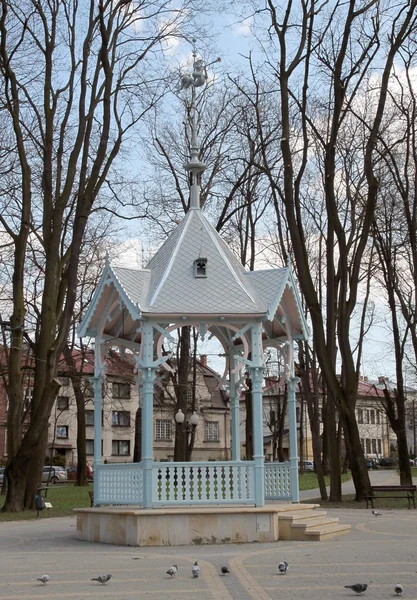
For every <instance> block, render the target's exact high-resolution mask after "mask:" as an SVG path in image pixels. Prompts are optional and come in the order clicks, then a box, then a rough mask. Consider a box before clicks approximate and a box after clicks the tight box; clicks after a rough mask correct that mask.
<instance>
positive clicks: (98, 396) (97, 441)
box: [91, 352, 103, 504]
mask: <svg viewBox="0 0 417 600" xmlns="http://www.w3.org/2000/svg"><path fill="white" fill-rule="evenodd" d="M96 354H97V352H96ZM91 381H92V383H93V386H94V387H93V389H94V471H95V477H94V501H95V504H96V503H97V504H98V503H99V502H100V492H99V489H100V487H99V483H100V475H99V470H98V469H96V467H97V466H98V465H101V440H102V427H101V412H102V407H103V377H102V376H101V375H98V376H95V377H92V378H91Z"/></svg>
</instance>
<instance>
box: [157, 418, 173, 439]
mask: <svg viewBox="0 0 417 600" xmlns="http://www.w3.org/2000/svg"><path fill="white" fill-rule="evenodd" d="M155 439H156V440H168V441H169V440H171V439H172V423H171V421H168V419H156V421H155Z"/></svg>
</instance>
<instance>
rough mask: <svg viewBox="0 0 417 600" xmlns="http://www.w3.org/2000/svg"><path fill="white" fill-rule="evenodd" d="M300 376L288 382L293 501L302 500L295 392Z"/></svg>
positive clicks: (291, 378)
mask: <svg viewBox="0 0 417 600" xmlns="http://www.w3.org/2000/svg"><path fill="white" fill-rule="evenodd" d="M299 381H300V379H299V378H298V377H290V379H289V382H288V417H289V426H290V431H289V436H290V481H291V502H297V503H298V502H300V491H299V485H298V448H297V411H296V398H295V392H296V388H297V383H298V382H299Z"/></svg>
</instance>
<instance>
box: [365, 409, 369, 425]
mask: <svg viewBox="0 0 417 600" xmlns="http://www.w3.org/2000/svg"><path fill="white" fill-rule="evenodd" d="M366 424H367V425H369V410H367V411H366Z"/></svg>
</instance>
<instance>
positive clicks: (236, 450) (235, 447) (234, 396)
mask: <svg viewBox="0 0 417 600" xmlns="http://www.w3.org/2000/svg"><path fill="white" fill-rule="evenodd" d="M233 351H234V349H233V348H231V349H230V409H231V410H230V416H231V420H232V424H231V430H232V460H234V461H236V460H240V405H239V389H238V380H239V373H238V372H237V371H235V372H234V369H235V367H236V359H235V357H234V356H233V355H232V353H233Z"/></svg>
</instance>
